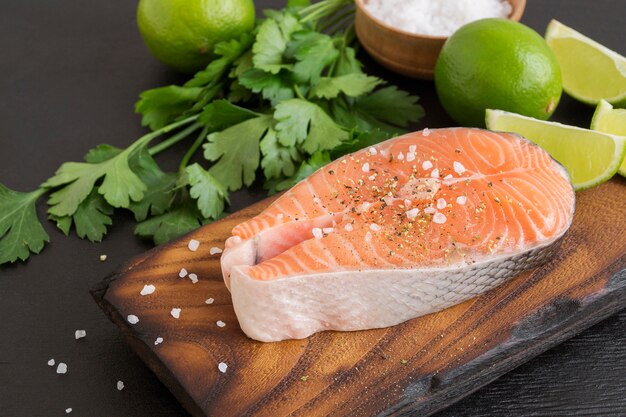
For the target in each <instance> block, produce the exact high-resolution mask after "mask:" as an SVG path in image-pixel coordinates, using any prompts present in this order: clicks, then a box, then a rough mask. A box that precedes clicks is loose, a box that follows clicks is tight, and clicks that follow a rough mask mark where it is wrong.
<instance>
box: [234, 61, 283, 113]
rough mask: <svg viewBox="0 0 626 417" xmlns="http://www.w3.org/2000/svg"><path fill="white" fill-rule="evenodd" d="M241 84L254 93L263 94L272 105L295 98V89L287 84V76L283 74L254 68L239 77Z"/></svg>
mask: <svg viewBox="0 0 626 417" xmlns="http://www.w3.org/2000/svg"><path fill="white" fill-rule="evenodd" d="M239 82H240V83H241V85H243V86H244V87H247V88H249V89H250V90H252V92H253V93H261V95H262V97H263V98H264V99H266V100H270V102H271V103H272V104H276V103H279V102H281V101H284V100H289V99H290V98H293V97H294V93H293V89H292V88H291V86H290V85H288V84H287V83H286V82H285V76H283V75H282V74H272V73H270V72H266V71H262V70H260V69H256V68H252V69H250V70H248V71H246V72H245V73H243V74H242V75H241V77H239Z"/></svg>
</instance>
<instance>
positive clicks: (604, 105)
mask: <svg viewBox="0 0 626 417" xmlns="http://www.w3.org/2000/svg"><path fill="white" fill-rule="evenodd" d="M591 130H596V131H598V132H604V133H610V134H612V135H620V136H626V109H614V108H613V106H612V105H611V103H609V102H607V101H606V100H600V103H599V104H598V107H597V108H596V111H595V112H594V113H593V118H592V119H591ZM617 172H618V173H619V174H620V175H621V176H623V177H626V159H625V160H624V161H623V162H622V165H621V166H620V167H619V169H618V170H617Z"/></svg>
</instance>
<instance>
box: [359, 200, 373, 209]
mask: <svg viewBox="0 0 626 417" xmlns="http://www.w3.org/2000/svg"><path fill="white" fill-rule="evenodd" d="M371 206H372V203H368V202H367V201H366V202H365V203H363V204H361V211H367V210H369V208H370V207H371Z"/></svg>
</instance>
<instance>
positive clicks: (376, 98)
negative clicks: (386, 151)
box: [354, 86, 424, 128]
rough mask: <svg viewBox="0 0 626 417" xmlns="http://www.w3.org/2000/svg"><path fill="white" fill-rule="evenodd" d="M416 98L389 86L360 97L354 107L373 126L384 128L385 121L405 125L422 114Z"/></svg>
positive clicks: (395, 124)
mask: <svg viewBox="0 0 626 417" xmlns="http://www.w3.org/2000/svg"><path fill="white" fill-rule="evenodd" d="M418 100H419V98H418V97H416V96H412V95H410V94H409V93H407V92H406V91H402V90H398V88H397V87H395V86H390V87H385V88H381V89H380V90H377V91H375V92H373V93H372V94H369V95H367V96H364V97H360V98H359V99H358V100H357V102H356V103H355V105H354V108H355V110H356V111H358V112H359V114H360V115H361V116H363V117H364V118H365V120H366V122H368V123H369V124H370V125H371V126H373V127H377V125H379V126H381V127H382V128H385V127H387V126H386V125H385V124H387V123H388V124H391V125H394V126H400V127H406V126H407V125H408V124H409V122H417V121H418V120H419V119H421V118H422V117H423V116H424V109H423V108H422V106H420V105H419V104H417V101H418Z"/></svg>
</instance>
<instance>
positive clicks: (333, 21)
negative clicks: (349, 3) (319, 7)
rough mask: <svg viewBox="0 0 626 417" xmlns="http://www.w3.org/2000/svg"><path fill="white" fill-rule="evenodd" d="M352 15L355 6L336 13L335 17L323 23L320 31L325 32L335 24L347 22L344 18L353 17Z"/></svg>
mask: <svg viewBox="0 0 626 417" xmlns="http://www.w3.org/2000/svg"><path fill="white" fill-rule="evenodd" d="M352 15H354V8H352V7H350V8H349V9H347V10H345V11H344V12H343V13H341V14H338V15H336V16H335V17H334V18H332V19H330V20H329V21H328V22H326V23H325V24H323V25H321V26H320V28H319V31H320V32H324V31H326V30H327V29H329V28H331V27H333V26H335V25H338V24H339V23H345V22H344V20H346V19H347V18H348V17H351V16H352Z"/></svg>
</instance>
